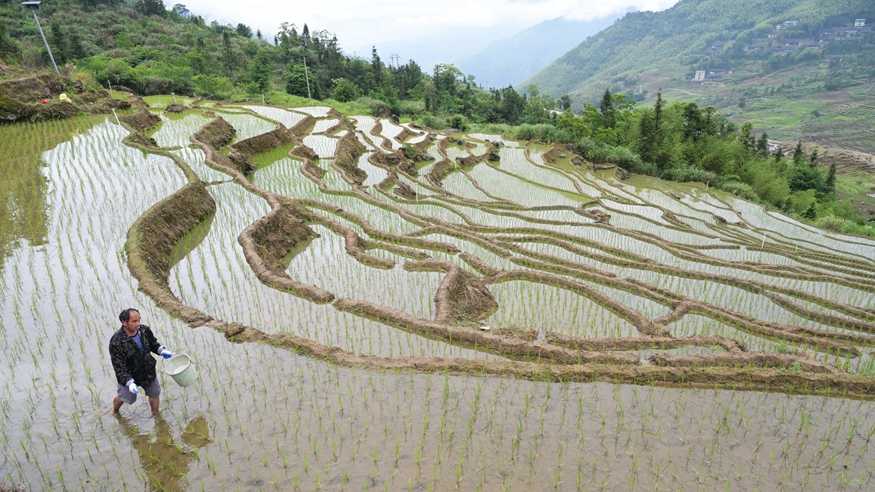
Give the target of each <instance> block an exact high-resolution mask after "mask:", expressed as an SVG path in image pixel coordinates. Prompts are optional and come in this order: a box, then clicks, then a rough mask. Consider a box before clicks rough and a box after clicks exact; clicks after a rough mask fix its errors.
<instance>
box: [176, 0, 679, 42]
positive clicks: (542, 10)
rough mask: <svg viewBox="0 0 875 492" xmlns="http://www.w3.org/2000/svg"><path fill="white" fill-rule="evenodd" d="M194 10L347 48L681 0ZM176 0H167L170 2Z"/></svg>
mask: <svg viewBox="0 0 875 492" xmlns="http://www.w3.org/2000/svg"><path fill="white" fill-rule="evenodd" d="M179 1H180V2H181V3H184V4H185V5H186V6H187V7H188V8H189V9H190V10H191V11H192V12H194V13H195V14H199V15H203V16H205V17H207V18H208V19H211V20H217V21H219V22H223V23H224V22H235V23H236V22H243V23H245V24H248V25H250V26H252V27H253V28H254V29H261V31H262V32H263V33H264V34H265V36H266V37H267V38H268V39H270V38H272V36H273V34H274V33H275V32H276V31H277V28H278V26H279V25H280V23H282V22H289V23H294V24H297V25H298V26H300V25H302V24H304V23H305V22H306V23H307V24H308V25H309V27H310V28H311V29H326V30H328V31H331V32H333V33H335V34H337V37H338V39H339V40H340V43H341V46H342V47H344V48H345V49H346V50H347V51H348V52H357V53H359V54H363V52H364V51H365V50H366V49H367V47H368V46H370V45H372V44H376V45H384V44H386V43H393V42H397V41H401V40H411V41H419V40H424V39H442V38H443V39H448V40H449V39H452V32H453V31H454V30H458V31H460V32H461V31H469V32H470V31H472V30H476V29H483V30H484V31H488V32H490V33H494V34H492V36H493V37H495V36H499V37H500V36H501V35H510V34H513V33H514V32H516V31H519V30H521V29H524V28H526V27H529V26H532V25H534V24H537V23H539V22H541V21H544V20H547V19H553V18H556V17H561V16H566V17H570V18H575V19H583V20H588V19H594V18H598V17H604V16H607V15H610V14H613V13H616V12H620V11H623V10H627V9H629V8H635V9H637V10H663V9H665V8H668V7H670V6H672V5H674V4H675V3H677V1H678V0H595V1H592V0H590V1H587V0H440V1H434V2H425V1H417V0H368V1H358V0H315V1H313V0H309V1H301V0H297V1H295V0H293V1H276V0H246V1H242V2H241V1H239V0H234V1H229V0H188V1H185V0H179ZM174 3H177V2H176V1H174V0H165V4H166V5H167V7H168V8H169V7H171V6H172V5H173V4H174Z"/></svg>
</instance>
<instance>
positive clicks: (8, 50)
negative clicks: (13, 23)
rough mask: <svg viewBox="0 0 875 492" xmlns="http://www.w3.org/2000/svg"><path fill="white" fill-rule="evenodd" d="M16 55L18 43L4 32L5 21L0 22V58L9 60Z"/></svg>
mask: <svg viewBox="0 0 875 492" xmlns="http://www.w3.org/2000/svg"><path fill="white" fill-rule="evenodd" d="M17 56H18V45H17V44H15V43H14V42H13V41H12V40H11V39H9V36H8V35H7V34H6V23H5V22H0V58H4V59H6V60H11V59H12V58H13V57H17Z"/></svg>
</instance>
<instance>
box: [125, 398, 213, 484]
mask: <svg viewBox="0 0 875 492" xmlns="http://www.w3.org/2000/svg"><path fill="white" fill-rule="evenodd" d="M116 419H117V420H118V422H119V424H121V426H122V429H123V430H124V432H125V434H127V436H128V437H129V438H130V439H131V443H132V444H133V445H134V449H136V450H137V455H139V457H140V465H142V467H143V470H144V471H145V472H146V478H147V479H148V480H149V486H150V488H152V489H154V490H182V489H183V488H184V487H183V480H184V479H185V476H186V475H187V474H188V468H189V466H190V465H191V463H192V461H193V460H194V459H195V458H196V457H197V453H196V452H195V451H196V450H198V449H200V448H202V447H204V446H206V445H207V444H209V443H210V429H209V426H208V425H207V419H206V418H205V417H204V416H202V415H201V416H198V417H195V418H193V419H192V420H191V421H190V422H189V423H188V425H187V426H186V427H185V430H184V431H183V432H182V436H181V437H182V443H183V444H184V446H180V445H179V444H177V443H176V442H175V441H174V439H173V433H172V432H171V430H170V424H168V423H167V421H166V420H164V419H163V418H162V417H161V416H158V417H156V418H155V430H154V435H152V433H142V432H141V431H140V430H139V429H138V428H137V427H136V426H135V425H134V424H132V423H131V421H130V420H128V419H126V418H124V417H122V416H121V415H116Z"/></svg>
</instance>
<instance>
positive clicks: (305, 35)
mask: <svg viewBox="0 0 875 492" xmlns="http://www.w3.org/2000/svg"><path fill="white" fill-rule="evenodd" d="M301 43H302V44H303V45H304V47H308V46H310V28H309V27H307V24H304V28H303V29H301Z"/></svg>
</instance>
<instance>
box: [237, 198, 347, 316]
mask: <svg viewBox="0 0 875 492" xmlns="http://www.w3.org/2000/svg"><path fill="white" fill-rule="evenodd" d="M316 237H318V235H317V234H316V233H315V232H313V230H312V229H310V228H309V227H307V225H306V224H305V223H304V222H303V221H302V220H300V219H298V218H297V217H296V215H295V213H294V211H293V210H292V208H291V207H289V206H281V207H279V208H276V209H274V210H273V211H271V212H270V213H269V214H267V215H265V216H264V217H262V218H260V219H258V220H257V221H255V222H254V223H253V224H251V225H250V226H249V227H247V228H246V229H244V230H243V232H242V233H240V236H239V237H238V238H237V240H238V242H239V243H240V246H242V247H243V255H244V256H245V257H246V262H247V263H249V266H250V267H251V268H252V271H253V272H255V275H256V276H257V277H258V278H259V280H261V281H262V282H264V283H265V284H267V285H270V286H271V287H274V288H275V289H279V290H283V291H286V292H291V293H293V294H295V295H296V296H299V297H303V298H305V299H309V300H311V301H313V302H315V303H317V304H324V303H327V302H331V301H332V300H334V295H333V294H331V293H330V292H328V291H326V290H324V289H321V288H319V287H317V286H315V285H306V284H303V283H301V282H298V281H296V280H294V279H292V278H291V277H289V275H288V274H287V273H286V268H287V267H288V264H289V261H290V259H291V258H290V256H291V255H292V254H293V253H294V252H295V251H298V250H300V249H302V248H305V247H306V246H307V244H309V243H310V241H312V240H313V239H314V238H316Z"/></svg>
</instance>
